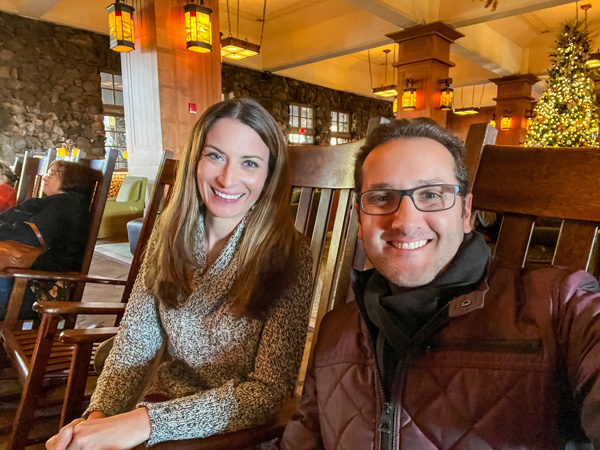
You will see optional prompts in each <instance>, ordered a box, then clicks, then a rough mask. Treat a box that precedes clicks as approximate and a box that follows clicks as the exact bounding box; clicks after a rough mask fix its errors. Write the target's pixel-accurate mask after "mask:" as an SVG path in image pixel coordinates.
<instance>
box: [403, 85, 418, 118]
mask: <svg viewBox="0 0 600 450" xmlns="http://www.w3.org/2000/svg"><path fill="white" fill-rule="evenodd" d="M413 82H414V81H413V79H412V78H407V79H406V88H404V92H403V93H402V109H403V110H404V111H414V110H415V109H416V107H417V89H416V88H414V87H413Z"/></svg>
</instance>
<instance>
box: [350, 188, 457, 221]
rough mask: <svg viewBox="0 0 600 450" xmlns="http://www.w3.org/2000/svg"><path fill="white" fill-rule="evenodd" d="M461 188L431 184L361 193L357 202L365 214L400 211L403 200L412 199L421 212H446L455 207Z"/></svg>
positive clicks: (384, 213) (375, 214) (381, 214)
mask: <svg viewBox="0 0 600 450" xmlns="http://www.w3.org/2000/svg"><path fill="white" fill-rule="evenodd" d="M458 191H459V186H458V185H454V184H431V185H427V186H419V187H417V188H414V189H405V190H401V189H377V190H373V191H366V192H361V193H360V194H357V195H356V201H357V202H358V204H359V205H360V209H362V210H363V212H364V213H365V214H369V215H371V216H384V215H386V214H394V213H395V212H396V211H398V208H399V207H400V203H401V202H402V198H403V197H404V196H405V195H406V196H408V197H410V199H411V200H412V202H413V204H414V205H415V208H417V209H418V210H419V211H424V212H434V211H444V210H446V209H450V208H452V207H453V206H454V203H455V202H456V195H457V194H458V193H459V192H458Z"/></svg>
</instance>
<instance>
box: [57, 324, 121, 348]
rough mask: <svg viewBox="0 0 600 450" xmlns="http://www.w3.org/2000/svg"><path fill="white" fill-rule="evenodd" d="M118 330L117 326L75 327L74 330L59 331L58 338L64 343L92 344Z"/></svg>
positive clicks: (109, 336)
mask: <svg viewBox="0 0 600 450" xmlns="http://www.w3.org/2000/svg"><path fill="white" fill-rule="evenodd" d="M118 331H119V328H117V327H101V328H86V329H81V328H77V329H74V330H64V331H63V332H62V333H60V335H59V336H58V339H59V340H60V342H63V343H65V344H94V343H96V342H104V341H106V340H107V339H110V338H111V337H113V336H114V335H115V334H117V332H118Z"/></svg>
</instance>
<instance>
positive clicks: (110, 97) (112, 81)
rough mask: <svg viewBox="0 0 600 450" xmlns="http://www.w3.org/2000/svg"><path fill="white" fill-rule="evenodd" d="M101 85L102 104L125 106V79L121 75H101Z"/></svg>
mask: <svg viewBox="0 0 600 450" xmlns="http://www.w3.org/2000/svg"><path fill="white" fill-rule="evenodd" d="M100 85H101V87H102V103H104V104H105V105H117V106H123V78H122V77H121V75H113V74H112V73H101V74H100Z"/></svg>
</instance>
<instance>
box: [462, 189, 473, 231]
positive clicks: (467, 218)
mask: <svg viewBox="0 0 600 450" xmlns="http://www.w3.org/2000/svg"><path fill="white" fill-rule="evenodd" d="M472 205H473V194H471V193H468V194H467V195H465V206H464V209H463V230H464V232H465V234H466V233H470V232H471V230H472V229H473V228H472V227H471V207H472Z"/></svg>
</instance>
